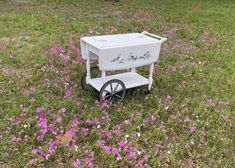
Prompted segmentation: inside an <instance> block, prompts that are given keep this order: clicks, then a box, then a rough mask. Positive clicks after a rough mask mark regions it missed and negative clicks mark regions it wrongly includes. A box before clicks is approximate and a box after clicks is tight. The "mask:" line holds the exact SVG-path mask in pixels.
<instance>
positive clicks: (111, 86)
mask: <svg viewBox="0 0 235 168" xmlns="http://www.w3.org/2000/svg"><path fill="white" fill-rule="evenodd" d="M110 88H111V92H113V85H112V83H110Z"/></svg>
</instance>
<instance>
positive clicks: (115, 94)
mask: <svg viewBox="0 0 235 168" xmlns="http://www.w3.org/2000/svg"><path fill="white" fill-rule="evenodd" d="M166 40H167V39H166V38H162V37H160V36H157V35H154V34H151V33H148V32H146V31H144V32H142V33H129V34H118V35H104V36H91V37H82V38H81V52H82V58H83V59H85V60H86V68H87V71H86V72H85V73H84V74H83V76H82V79H81V84H82V88H83V89H86V87H87V85H91V86H92V87H94V88H95V89H96V90H97V91H99V98H100V101H103V100H108V101H115V102H116V101H121V100H122V99H123V98H124V97H125V93H126V89H129V88H134V87H138V86H143V85H148V90H150V89H151V86H152V83H153V78H152V76H153V69H154V63H155V62H156V61H157V60H158V57H159V53H160V48H161V44H162V43H163V42H164V41H166ZM92 60H97V61H98V66H97V67H92V68H91V61H92ZM144 65H150V70H149V77H148V78H145V77H143V76H141V75H140V74H138V73H137V72H136V68H137V67H140V66H144ZM116 70H128V71H127V72H125V73H120V74H115V75H110V76H107V74H106V72H107V71H116ZM129 70H130V71H129ZM99 71H101V74H102V75H101V76H100V77H97V73H98V72H99Z"/></svg>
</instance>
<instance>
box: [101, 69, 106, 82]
mask: <svg viewBox="0 0 235 168" xmlns="http://www.w3.org/2000/svg"><path fill="white" fill-rule="evenodd" d="M105 76H106V71H102V76H101V77H102V80H103V81H104V79H105Z"/></svg>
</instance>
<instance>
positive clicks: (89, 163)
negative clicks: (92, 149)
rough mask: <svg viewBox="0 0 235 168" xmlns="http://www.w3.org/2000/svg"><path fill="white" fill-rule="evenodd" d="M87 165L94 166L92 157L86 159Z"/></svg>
mask: <svg viewBox="0 0 235 168" xmlns="http://www.w3.org/2000/svg"><path fill="white" fill-rule="evenodd" d="M85 163H86V165H88V166H92V164H93V163H92V158H91V157H89V156H88V157H86V159H85Z"/></svg>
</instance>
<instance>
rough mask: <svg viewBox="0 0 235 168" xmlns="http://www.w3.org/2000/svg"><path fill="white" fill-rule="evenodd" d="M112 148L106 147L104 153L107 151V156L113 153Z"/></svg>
mask: <svg viewBox="0 0 235 168" xmlns="http://www.w3.org/2000/svg"><path fill="white" fill-rule="evenodd" d="M110 150H111V147H110V146H104V151H105V153H107V154H110V153H111V151H110Z"/></svg>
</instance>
